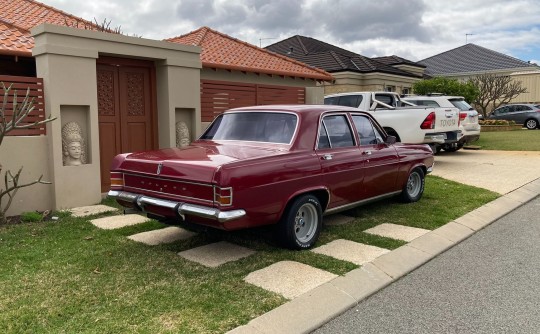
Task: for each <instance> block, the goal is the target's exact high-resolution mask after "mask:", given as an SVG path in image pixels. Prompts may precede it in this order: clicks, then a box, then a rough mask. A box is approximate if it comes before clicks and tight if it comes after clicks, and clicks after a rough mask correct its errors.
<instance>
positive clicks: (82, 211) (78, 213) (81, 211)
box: [68, 204, 118, 217]
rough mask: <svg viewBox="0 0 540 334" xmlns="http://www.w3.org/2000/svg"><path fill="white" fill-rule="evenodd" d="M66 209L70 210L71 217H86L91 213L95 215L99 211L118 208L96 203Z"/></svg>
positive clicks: (111, 210)
mask: <svg viewBox="0 0 540 334" xmlns="http://www.w3.org/2000/svg"><path fill="white" fill-rule="evenodd" d="M68 211H69V212H71V215H72V216H73V217H87V216H91V215H97V214H99V213H105V212H113V211H118V209H117V208H113V207H112V206H108V205H102V204H98V205H89V206H81V207H77V208H72V209H69V210H68Z"/></svg>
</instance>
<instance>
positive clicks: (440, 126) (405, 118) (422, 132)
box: [324, 92, 460, 152]
mask: <svg viewBox="0 0 540 334" xmlns="http://www.w3.org/2000/svg"><path fill="white" fill-rule="evenodd" d="M324 104H328V105H340V106H348V107H355V108H358V109H360V110H363V111H367V112H369V113H371V114H372V115H373V116H374V117H375V119H376V120H377V121H378V122H379V124H380V125H382V127H383V128H384V130H385V131H386V133H388V134H389V135H392V136H394V137H396V139H397V141H399V142H402V143H407V144H429V145H430V146H431V148H432V150H433V151H434V152H438V151H440V148H441V147H442V146H449V145H453V146H456V145H457V142H458V135H459V134H460V132H459V110H458V109H457V108H455V107H454V106H450V107H445V108H442V107H432V106H427V107H426V106H415V105H414V104H412V103H410V102H408V101H405V100H402V99H401V98H400V96H399V95H398V94H397V93H394V92H347V93H338V94H332V95H327V96H325V97H324Z"/></svg>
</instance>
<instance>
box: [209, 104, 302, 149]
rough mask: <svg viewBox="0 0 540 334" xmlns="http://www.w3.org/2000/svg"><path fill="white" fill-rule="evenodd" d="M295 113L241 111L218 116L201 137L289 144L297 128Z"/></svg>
mask: <svg viewBox="0 0 540 334" xmlns="http://www.w3.org/2000/svg"><path fill="white" fill-rule="evenodd" d="M296 123H297V117H296V115H294V114H287V113H276V112H239V113H228V114H222V115H220V116H218V118H217V119H216V120H215V121H214V122H213V123H212V125H210V127H209V128H208V129H207V130H206V132H205V133H204V134H203V135H202V136H201V139H207V140H242V141H256V142H267V143H280V144H289V143H290V142H291V141H292V138H293V135H294V131H295V129H296Z"/></svg>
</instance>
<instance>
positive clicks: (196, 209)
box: [107, 190, 246, 223]
mask: <svg viewBox="0 0 540 334" xmlns="http://www.w3.org/2000/svg"><path fill="white" fill-rule="evenodd" d="M107 195H109V196H110V197H113V198H116V199H119V200H121V201H125V202H129V203H132V204H134V205H135V206H136V207H137V208H138V209H140V210H141V211H146V210H145V209H144V207H145V206H146V205H152V206H157V207H160V208H165V209H169V210H171V212H173V213H176V214H178V215H180V216H181V217H182V218H183V217H184V216H186V215H191V216H197V217H202V218H206V219H211V220H217V221H219V222H220V223H223V222H227V221H230V220H234V219H238V218H241V217H244V216H245V215H246V211H245V210H242V209H238V210H230V211H221V210H219V209H216V208H212V207H207V206H202V205H194V204H189V203H183V202H175V201H169V200H165V199H160V198H155V197H150V196H145V195H139V194H134V193H130V192H126V191H116V190H110V191H109V193H108V194H107Z"/></svg>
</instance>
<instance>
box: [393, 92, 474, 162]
mask: <svg viewBox="0 0 540 334" xmlns="http://www.w3.org/2000/svg"><path fill="white" fill-rule="evenodd" d="M403 100H404V101H408V102H411V103H414V104H416V105H418V106H429V107H456V108H458V109H459V131H460V134H459V135H458V141H457V143H451V144H445V145H442V149H443V150H445V151H448V152H455V151H457V150H459V149H461V148H462V147H463V146H464V145H467V144H470V143H473V142H475V141H477V140H478V139H479V138H480V124H478V119H479V114H478V112H477V111H476V110H475V109H474V108H473V107H471V105H470V104H468V103H467V101H465V99H464V98H463V97H462V96H447V95H416V96H407V97H404V98H403Z"/></svg>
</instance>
